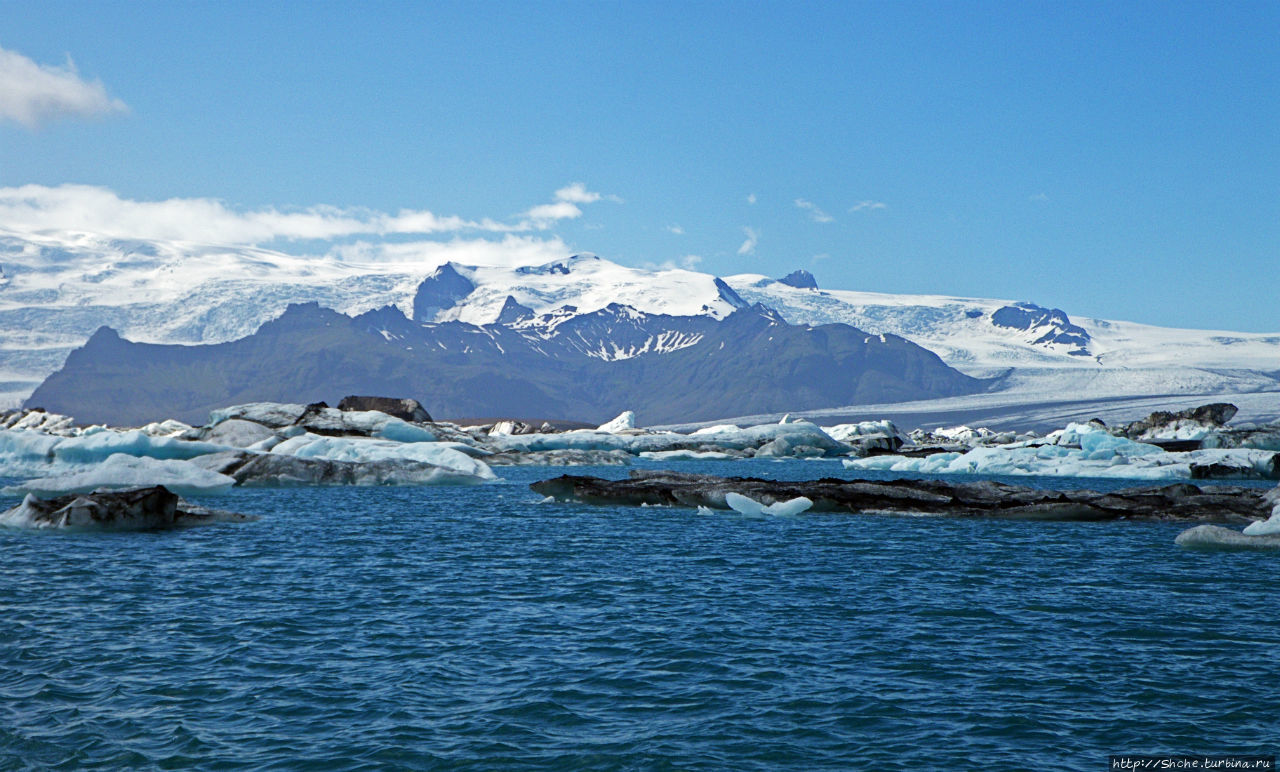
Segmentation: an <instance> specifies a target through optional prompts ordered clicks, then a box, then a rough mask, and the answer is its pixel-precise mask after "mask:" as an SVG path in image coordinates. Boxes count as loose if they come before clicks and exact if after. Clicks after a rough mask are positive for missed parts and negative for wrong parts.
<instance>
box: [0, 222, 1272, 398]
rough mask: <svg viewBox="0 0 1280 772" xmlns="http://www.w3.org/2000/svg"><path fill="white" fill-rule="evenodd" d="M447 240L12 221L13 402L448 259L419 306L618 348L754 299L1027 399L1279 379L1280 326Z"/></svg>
mask: <svg viewBox="0 0 1280 772" xmlns="http://www.w3.org/2000/svg"><path fill="white" fill-rule="evenodd" d="M445 247H446V248H443V249H441V250H440V251H437V252H433V253H432V254H430V255H425V254H424V255H416V254H406V255H405V257H404V258H403V259H401V260H399V261H397V262H390V261H381V262H356V261H352V260H339V259H334V258H314V257H297V256H292V255H287V254H283V253H280V252H275V251H271V250H268V249H260V248H249V247H228V246H214V245H206V244H194V243H182V242H162V241H143V240H128V241H127V240H120V239H112V238H106V237H102V236H95V235H89V234H68V233H60V234H56V235H50V234H45V235H30V234H18V233H13V232H7V231H0V272H2V276H0V405H4V404H9V405H12V404H15V403H17V402H19V401H20V400H21V399H23V398H24V397H25V396H27V395H28V394H30V393H31V391H32V390H33V389H34V388H35V386H36V385H37V384H38V383H39V382H40V381H41V380H42V379H43V378H45V377H46V376H47V375H48V374H49V373H51V372H52V371H54V370H55V369H57V368H58V367H59V366H60V365H61V363H62V361H63V360H64V359H65V357H66V355H67V353H68V352H69V351H70V350H72V349H73V348H75V347H77V346H79V345H81V344H83V343H84V341H85V340H87V339H88V337H89V336H90V335H91V334H92V333H93V332H94V331H95V330H96V329H97V328H98V327H99V326H101V325H109V326H111V327H113V328H114V329H116V330H117V331H118V332H120V333H121V335H123V336H124V337H126V338H128V339H131V340H136V341H144V342H155V343H215V342H223V341H228V340H233V339H237V338H241V337H244V336H246V335H248V334H250V333H252V332H253V331H254V330H256V329H257V328H258V326H259V325H261V324H262V323H263V322H265V321H268V320H270V319H273V318H275V317H277V316H279V315H280V314H281V313H282V312H283V311H284V309H285V308H286V307H287V306H288V305H289V304H290V303H299V302H308V301H317V302H319V303H320V304H321V305H322V306H326V307H329V308H333V309H335V310H337V311H341V312H343V313H347V314H358V313H364V312H366V311H370V310H373V309H381V308H385V307H388V306H391V307H394V308H395V309H398V312H399V313H400V314H401V315H404V316H412V315H413V314H414V310H415V300H418V299H419V295H420V294H421V293H422V292H423V288H424V287H425V286H426V285H428V284H430V277H432V276H433V275H436V274H438V273H439V272H441V271H446V270H447V272H451V273H453V274H456V275H457V276H458V277H461V280H462V283H463V284H465V285H466V286H465V287H464V291H463V294H462V296H461V298H460V299H459V300H456V301H455V300H454V299H453V298H452V296H450V298H449V299H447V300H445V301H442V302H437V303H436V304H435V305H431V304H422V305H421V307H424V308H430V310H431V314H430V316H429V318H423V319H419V320H418V321H432V322H446V321H464V322H468V323H472V324H490V323H493V322H494V321H495V320H497V319H498V317H499V315H500V314H501V313H503V309H504V308H506V309H508V313H509V314H511V315H512V317H513V318H516V317H518V318H519V319H520V321H517V322H515V325H516V326H518V327H520V328H521V329H523V331H524V332H525V333H526V334H529V335H534V336H541V337H543V338H545V339H547V340H548V341H549V344H548V345H552V343H551V341H552V339H555V342H554V345H557V346H560V345H572V346H575V347H576V348H578V349H579V351H580V352H581V353H586V354H588V355H590V356H594V357H596V358H600V359H606V360H616V359H625V358H628V357H632V356H635V355H637V354H640V353H644V352H647V351H675V350H678V349H680V348H684V347H687V346H692V345H694V344H696V343H697V342H698V340H700V339H701V336H702V330H701V328H700V327H699V325H698V323H696V322H693V323H690V324H688V325H682V324H679V323H675V322H672V323H669V324H665V325H664V326H663V329H662V330H660V331H657V332H652V331H651V329H652V324H651V323H648V322H646V323H643V324H638V323H637V320H636V319H634V318H630V317H628V314H629V313H635V312H643V313H645V314H650V315H655V314H665V315H670V316H672V317H682V316H702V317H710V318H714V319H723V318H724V317H725V316H727V315H728V314H729V313H731V312H732V311H733V310H734V309H735V308H737V307H740V306H741V305H744V304H749V303H756V302H759V303H763V304H765V305H767V306H769V307H772V308H775V309H777V310H778V311H779V312H780V313H781V315H782V316H783V318H785V319H786V320H788V321H789V322H792V323H803V324H823V323H831V322H843V323H847V324H851V325H853V326H855V327H858V328H859V329H862V330H865V331H867V332H870V333H873V334H883V333H892V334H896V335H900V336H902V337H904V338H907V339H908V340H912V341H914V342H917V343H919V344H920V345H922V346H924V347H926V348H928V349H930V350H932V351H934V352H936V353H937V354H938V355H939V356H941V357H942V359H943V360H944V361H946V362H947V363H948V364H950V365H952V366H953V367H956V368H957V369H959V370H961V371H962V372H964V373H967V374H969V375H974V376H978V377H983V378H993V379H996V381H995V384H996V386H995V389H996V390H997V391H998V392H999V393H1000V394H1001V395H1003V396H1002V397H1001V398H1002V399H1006V400H1009V399H1013V400H1015V401H1016V402H1018V403H1023V402H1035V401H1044V402H1050V401H1054V400H1061V399H1064V398H1066V397H1080V396H1086V397H1088V398H1091V399H1095V398H1111V397H1133V396H1146V395H1155V394H1185V395H1191V394H1220V393H1228V392H1231V393H1250V392H1263V391H1278V390H1280V383H1278V382H1277V379H1276V375H1277V373H1280V334H1256V333H1234V332H1220V331H1204V330H1177V329H1168V328H1160V327H1153V326H1149V325H1142V324H1137V323H1133V322H1120V321H1108V320H1100V319H1085V318H1076V317H1072V316H1070V315H1069V313H1064V312H1062V311H1058V310H1056V309H1048V308H1040V307H1039V306H1035V305H1031V304H1018V303H1016V302H1014V301H1009V300H998V299H975V298H959V297H950V296H941V295H938V296H934V295H890V294H881V293H871V292H860V291H851V290H826V289H813V288H804V287H796V286H791V285H790V284H785V283H782V282H780V281H777V280H774V279H771V278H769V277H765V276H761V275H757V274H743V275H737V276H729V277H725V279H724V281H723V282H721V281H720V280H719V279H717V278H716V277H714V276H711V275H709V274H704V273H698V272H695V271H687V270H679V269H663V270H647V269H640V268H630V267H626V266H621V265H618V264H616V263H612V262H610V261H608V260H603V259H601V258H598V257H595V256H593V255H570V254H567V253H566V254H563V255H559V254H549V250H548V248H546V247H538V248H533V247H529V246H528V245H527V244H521V243H511V244H495V246H494V249H493V250H492V254H490V255H488V258H489V259H487V260H486V261H485V262H486V263H487V264H481V265H474V264H470V263H468V264H461V261H459V263H452V264H446V262H445V261H447V260H448V259H449V257H450V252H449V251H448V249H447V245H445ZM552 251H553V250H552ZM472 262H476V261H474V260H473V261H472ZM797 283H801V284H804V283H805V282H797ZM455 294H456V293H455ZM610 306H613V309H614V310H612V311H609V312H607V313H604V314H597V313H595V312H599V311H602V310H603V309H608V308H609V307H610ZM623 306H629V307H631V308H632V309H634V311H627V310H623V309H622V307H623ZM1068 312H1069V309H1068ZM686 327H687V329H686ZM592 352H594V353H592Z"/></svg>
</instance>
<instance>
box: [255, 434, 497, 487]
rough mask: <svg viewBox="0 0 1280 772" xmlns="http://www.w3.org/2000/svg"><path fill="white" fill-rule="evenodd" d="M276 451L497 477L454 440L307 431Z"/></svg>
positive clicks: (491, 477)
mask: <svg viewBox="0 0 1280 772" xmlns="http://www.w3.org/2000/svg"><path fill="white" fill-rule="evenodd" d="M270 452H271V453H273V454H277V455H285V456H294V457H297V458H304V459H324V460H328V461H347V462H354V463H370V462H397V461H411V462H418V463H426V464H431V465H433V466H437V467H440V468H442V469H444V470H448V471H450V472H454V473H457V474H461V475H465V476H470V477H475V478H478V479H481V480H493V479H496V478H497V476H496V475H495V474H494V473H493V470H492V469H490V468H489V466H488V464H485V463H484V462H483V461H480V460H478V459H476V458H473V457H472V456H471V455H469V454H468V453H463V452H462V451H460V450H458V449H457V447H455V446H454V443H443V442H394V441H391V440H379V439H371V438H363V437H325V436H321V435H318V434H311V433H305V434H301V435H299V436H297V437H290V438H289V439H287V440H285V441H283V442H281V443H280V444H278V445H276V446H275V447H273V448H272V449H271V451H270Z"/></svg>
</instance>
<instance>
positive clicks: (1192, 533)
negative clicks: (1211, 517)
mask: <svg viewBox="0 0 1280 772" xmlns="http://www.w3.org/2000/svg"><path fill="white" fill-rule="evenodd" d="M1173 541H1174V543H1175V544H1177V545H1178V546H1179V547H1189V548H1191V549H1250V550H1280V533H1266V534H1261V535H1253V534H1250V533H1249V529H1248V528H1246V529H1245V530H1244V532H1243V533H1242V532H1240V531H1235V530H1232V529H1230V528H1223V527H1222V526H1220V525H1197V526H1196V527H1195V528H1188V529H1187V530H1185V531H1183V532H1182V533H1180V534H1178V536H1177V538H1175V539H1174V540H1173Z"/></svg>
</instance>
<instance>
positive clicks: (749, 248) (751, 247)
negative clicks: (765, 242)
mask: <svg viewBox="0 0 1280 772" xmlns="http://www.w3.org/2000/svg"><path fill="white" fill-rule="evenodd" d="M742 232H743V233H744V234H746V236H747V240H746V241H744V242H742V246H740V247H738V254H740V255H754V254H755V253H756V244H758V243H760V234H758V233H756V229H755V228H743V229H742Z"/></svg>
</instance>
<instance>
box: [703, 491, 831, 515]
mask: <svg viewBox="0 0 1280 772" xmlns="http://www.w3.org/2000/svg"><path fill="white" fill-rule="evenodd" d="M724 503H726V504H728V505H729V508H730V509H732V510H733V511H735V512H739V513H741V514H744V515H783V516H789V515H798V514H800V513H801V512H805V511H807V510H808V509H809V508H810V507H812V506H813V501H811V500H810V499H808V498H806V497H804V496H798V497H796V498H794V499H791V500H789V501H779V502H777V503H775V504H769V505H767V506H766V505H765V504H761V503H760V502H758V501H756V500H755V499H753V498H750V497H749V496H743V495H742V494H741V493H733V492H732V491H731V492H729V493H726V494H725V495H724Z"/></svg>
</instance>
